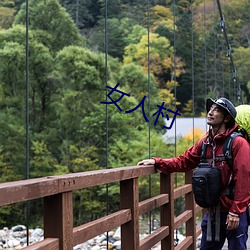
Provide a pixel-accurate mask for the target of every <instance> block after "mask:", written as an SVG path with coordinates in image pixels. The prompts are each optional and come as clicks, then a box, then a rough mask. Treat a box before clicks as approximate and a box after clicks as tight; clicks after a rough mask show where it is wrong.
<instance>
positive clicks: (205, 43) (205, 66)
mask: <svg viewBox="0 0 250 250" xmlns="http://www.w3.org/2000/svg"><path fill="white" fill-rule="evenodd" d="M203 9H204V14H203V15H204V20H203V21H204V25H203V27H204V34H203V35H204V90H205V91H204V94H205V98H207V39H206V23H207V18H206V0H204V6H203Z"/></svg>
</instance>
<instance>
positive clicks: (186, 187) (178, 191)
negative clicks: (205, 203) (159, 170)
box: [174, 184, 192, 199]
mask: <svg viewBox="0 0 250 250" xmlns="http://www.w3.org/2000/svg"><path fill="white" fill-rule="evenodd" d="M190 192H192V185H191V184H186V185H183V186H181V187H178V188H175V190H174V199H177V198H179V197H181V196H182V195H185V194H187V193H190Z"/></svg>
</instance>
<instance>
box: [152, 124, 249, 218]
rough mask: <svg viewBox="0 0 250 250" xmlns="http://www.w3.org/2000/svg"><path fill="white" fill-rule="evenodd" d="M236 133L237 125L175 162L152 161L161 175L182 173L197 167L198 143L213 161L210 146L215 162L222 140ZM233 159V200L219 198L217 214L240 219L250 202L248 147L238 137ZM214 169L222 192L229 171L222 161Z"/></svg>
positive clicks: (221, 151) (167, 160) (174, 160)
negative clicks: (239, 216) (205, 146)
mask: <svg viewBox="0 0 250 250" xmlns="http://www.w3.org/2000/svg"><path fill="white" fill-rule="evenodd" d="M237 130H238V125H235V126H234V127H233V128H232V129H228V130H227V131H226V132H225V133H223V134H218V135H216V136H215V137H214V139H213V140H212V138H211V137H210V136H209V134H210V131H209V132H208V133H207V134H206V136H205V137H204V138H203V139H202V140H200V141H198V142H197V143H196V144H195V145H193V146H192V147H190V148H189V149H187V150H186V151H185V153H184V154H182V155H180V156H179V157H176V158H171V159H162V158H154V160H155V166H156V167H157V168H158V169H159V170H160V171H161V172H163V173H165V174H168V173H173V172H186V171H190V170H192V169H194V168H196V167H197V166H198V164H199V163H200V155H201V151H202V142H205V143H209V142H210V143H209V145H208V146H207V153H206V159H212V158H213V146H212V145H214V152H215V158H216V157H224V155H223V144H224V141H225V138H226V137H227V136H228V135H229V134H230V133H232V132H233V131H237ZM232 155H233V159H234V161H233V173H232V174H233V180H234V184H235V186H234V200H230V199H229V198H228V197H227V196H226V195H224V194H223V195H222V196H221V198H220V205H221V211H223V212H228V211H230V212H232V213H236V214H238V215H241V214H242V213H243V212H244V211H245V210H246V208H247V204H248V202H249V201H250V144H249V143H248V142H247V141H246V140H245V139H244V138H242V137H241V136H237V137H236V138H235V139H234V141H233V144H232ZM215 166H216V167H218V168H220V169H221V184H222V188H223V189H224V188H225V187H226V186H227V184H228V182H229V178H230V174H231V170H230V167H229V166H228V164H227V162H226V161H218V162H215Z"/></svg>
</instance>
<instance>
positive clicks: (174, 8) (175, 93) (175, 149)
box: [173, 0, 179, 245]
mask: <svg viewBox="0 0 250 250" xmlns="http://www.w3.org/2000/svg"><path fill="white" fill-rule="evenodd" d="M173 23H174V55H173V56H174V59H173V61H174V74H173V80H174V96H175V101H174V102H175V109H177V107H176V105H177V101H176V99H177V86H176V27H175V25H176V2H175V0H173ZM174 129H175V137H174V141H175V143H174V145H175V146H174V151H175V156H176V154H177V139H176V137H177V125H176V122H175V123H174ZM175 187H177V173H175ZM175 237H176V238H175V241H176V245H178V243H179V238H178V231H177V229H176V230H175Z"/></svg>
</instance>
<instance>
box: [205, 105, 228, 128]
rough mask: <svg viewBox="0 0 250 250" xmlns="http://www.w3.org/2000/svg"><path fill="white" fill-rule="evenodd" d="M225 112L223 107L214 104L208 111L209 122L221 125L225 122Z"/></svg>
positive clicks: (214, 125)
mask: <svg viewBox="0 0 250 250" xmlns="http://www.w3.org/2000/svg"><path fill="white" fill-rule="evenodd" d="M224 119H225V114H224V112H223V109H222V108H221V107H220V106H218V105H216V104H213V105H212V106H211V108H210V110H209V111H208V113H207V124H208V125H210V126H212V127H214V128H215V127H219V126H220V125H221V123H223V122H224Z"/></svg>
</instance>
